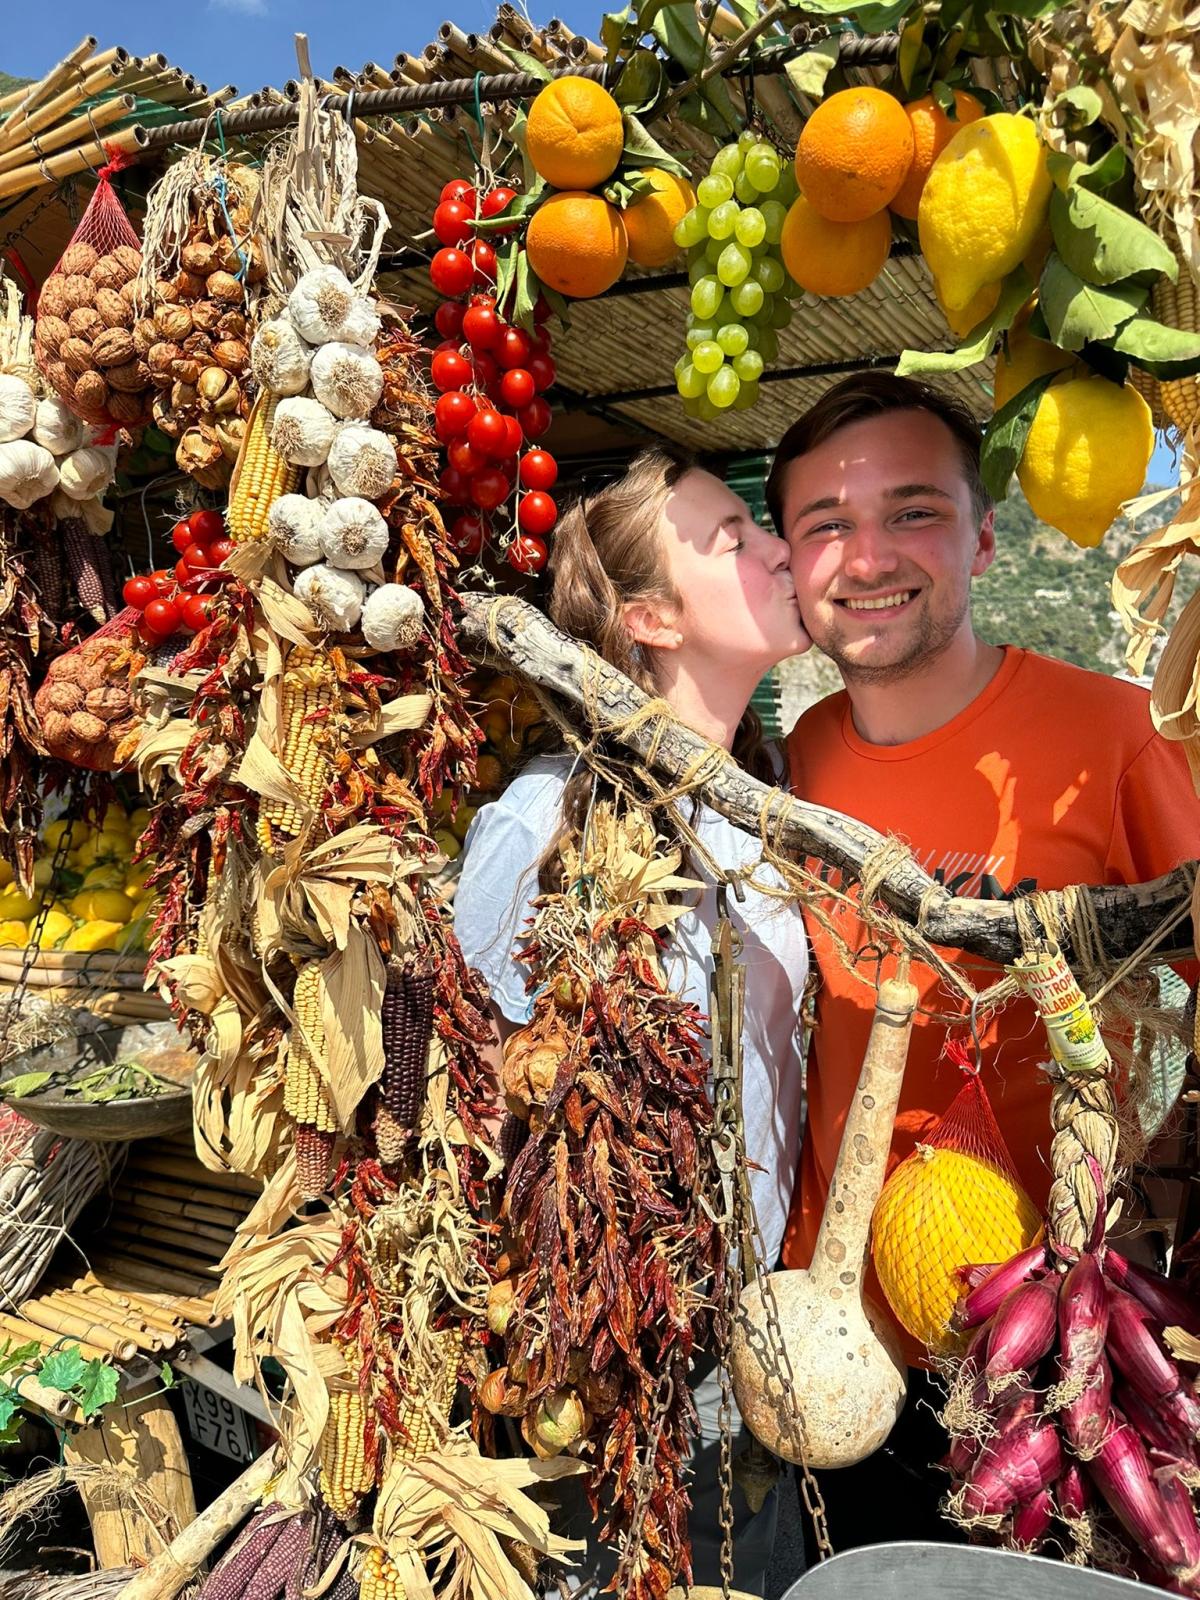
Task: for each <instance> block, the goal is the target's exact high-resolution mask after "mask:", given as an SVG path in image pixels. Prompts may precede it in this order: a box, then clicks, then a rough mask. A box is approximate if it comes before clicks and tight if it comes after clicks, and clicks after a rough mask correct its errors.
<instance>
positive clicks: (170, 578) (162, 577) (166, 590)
mask: <svg viewBox="0 0 1200 1600" xmlns="http://www.w3.org/2000/svg"><path fill="white" fill-rule="evenodd" d="M150 580H151V582H152V583H153V584H154V587H155V589H156V591H157V592H158V593H159V594H160V595H165V594H174V592H175V574H174V573H173V572H168V571H167V569H166V567H156V568H155V569H154V571H153V572H152V573H151V574H150Z"/></svg>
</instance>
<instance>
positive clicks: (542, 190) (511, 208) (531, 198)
mask: <svg viewBox="0 0 1200 1600" xmlns="http://www.w3.org/2000/svg"><path fill="white" fill-rule="evenodd" d="M545 194H546V180H545V178H536V179H535V181H534V182H533V183H532V184H531V185H530V187H529V188H528V189H526V190H525V191H524V192H523V193H521V194H519V195H517V197H516V198H515V199H514V200H510V201H509V202H508V204H507V205H506V206H505V208H504V210H503V211H502V212H500V214H499V215H498V216H495V217H479V218H478V219H477V220H476V221H475V222H473V223H472V224H471V226H472V227H473V228H474V229H475V232H476V233H481V234H488V233H500V232H501V231H502V230H503V229H505V228H511V227H512V225H513V222H514V220H515V221H523V220H524V219H525V218H526V217H527V216H528V215H529V213H530V212H531V211H536V210H537V208H538V206H540V205H541V203H542V201H543V199H544V198H545Z"/></svg>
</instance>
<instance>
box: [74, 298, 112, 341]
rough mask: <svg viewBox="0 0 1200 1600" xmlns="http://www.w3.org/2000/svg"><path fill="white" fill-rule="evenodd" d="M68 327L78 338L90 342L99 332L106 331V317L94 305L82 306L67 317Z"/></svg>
mask: <svg viewBox="0 0 1200 1600" xmlns="http://www.w3.org/2000/svg"><path fill="white" fill-rule="evenodd" d="M67 327H68V328H70V330H71V332H72V333H73V334H74V335H75V337H76V338H77V339H86V340H87V341H88V343H89V344H90V343H91V341H92V340H93V339H94V338H95V337H96V335H97V334H98V333H103V332H104V318H103V317H102V316H101V315H100V313H99V312H98V311H97V310H96V309H95V307H94V306H80V307H79V308H78V309H77V310H75V311H72V313H71V315H70V316H69V317H68V318H67Z"/></svg>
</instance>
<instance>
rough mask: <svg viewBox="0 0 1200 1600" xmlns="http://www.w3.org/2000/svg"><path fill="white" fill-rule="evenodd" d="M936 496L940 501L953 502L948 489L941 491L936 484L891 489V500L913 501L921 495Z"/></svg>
mask: <svg viewBox="0 0 1200 1600" xmlns="http://www.w3.org/2000/svg"><path fill="white" fill-rule="evenodd" d="M924 494H932V495H936V496H937V498H938V499H939V500H953V499H954V496H953V495H952V494H950V493H949V491H948V490H946V489H939V488H938V486H937V484H936V483H902V484H900V485H899V487H898V488H895V489H889V490H888V491H887V497H888V499H889V500H913V499H916V498H917V497H918V496H920V495H924Z"/></svg>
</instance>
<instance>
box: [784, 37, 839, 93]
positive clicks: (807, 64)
mask: <svg viewBox="0 0 1200 1600" xmlns="http://www.w3.org/2000/svg"><path fill="white" fill-rule="evenodd" d="M840 53H841V51H840V47H839V45H838V42H837V40H836V39H822V41H821V43H820V44H817V45H814V46H813V47H812V49H811V50H806V51H805V52H804V54H803V55H799V56H796V57H795V58H794V59H793V60H791V61H789V62H788V63H787V65H786V66H785V67H784V69H783V70H784V71H785V72H786V73H787V76H788V79H789V80H790V82H791V84H792V86H793V87H794V88H795V89H796V90H797V91H798V92H799V93H800V94H806V95H808V96H809V98H810V99H813V100H819V99H820V98H821V96H822V95H823V94H824V93H825V80H826V79H827V78H828V77H829V74H830V73H831V72H832V71H833V69H834V67H836V66H837V63H838V56H839V55H840Z"/></svg>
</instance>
